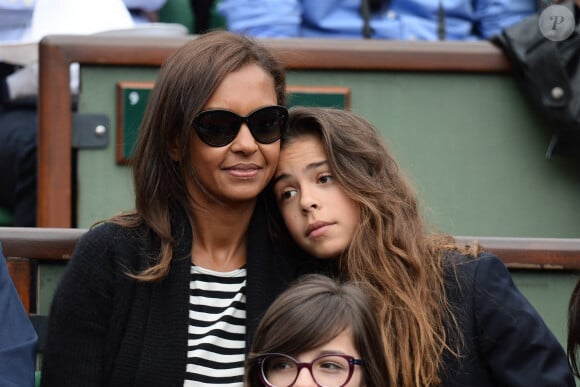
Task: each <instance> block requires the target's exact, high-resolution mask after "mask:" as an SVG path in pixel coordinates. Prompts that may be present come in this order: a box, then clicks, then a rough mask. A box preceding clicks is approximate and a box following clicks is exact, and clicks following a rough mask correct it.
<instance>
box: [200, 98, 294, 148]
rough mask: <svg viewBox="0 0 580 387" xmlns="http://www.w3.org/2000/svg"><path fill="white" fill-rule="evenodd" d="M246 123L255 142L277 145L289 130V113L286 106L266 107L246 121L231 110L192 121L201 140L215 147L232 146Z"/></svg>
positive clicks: (210, 111) (205, 115)
mask: <svg viewBox="0 0 580 387" xmlns="http://www.w3.org/2000/svg"><path fill="white" fill-rule="evenodd" d="M243 123H246V124H247V125H248V128H249V129H250V132H251V133H252V136H254V138H255V139H256V141H258V142H259V143H262V144H270V143H273V142H274V141H277V140H278V139H279V138H280V136H281V135H282V133H283V131H284V130H285V129H286V125H287V123H288V110H287V109H286V108H285V107H283V106H267V107H264V108H261V109H258V110H255V111H254V112H252V113H250V114H249V115H248V116H246V117H242V116H239V115H237V114H236V113H234V112H231V111H228V110H206V111H204V112H201V113H199V114H198V115H197V116H196V117H195V119H194V120H193V126H194V128H195V131H196V132H197V135H198V136H199V138H200V139H201V140H202V141H203V142H205V143H206V144H208V145H210V146H214V147H220V146H225V145H227V144H229V143H231V142H232V141H233V140H234V139H235V138H236V136H237V135H238V132H239V131H240V127H241V126H242V124H243Z"/></svg>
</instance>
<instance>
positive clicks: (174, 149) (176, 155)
mask: <svg viewBox="0 0 580 387" xmlns="http://www.w3.org/2000/svg"><path fill="white" fill-rule="evenodd" d="M169 157H171V160H173V161H181V150H180V148H179V141H178V140H177V139H175V140H173V144H171V148H169Z"/></svg>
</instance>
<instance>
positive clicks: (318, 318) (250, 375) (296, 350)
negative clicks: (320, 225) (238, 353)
mask: <svg viewBox="0 0 580 387" xmlns="http://www.w3.org/2000/svg"><path fill="white" fill-rule="evenodd" d="M346 329H351V331H352V334H353V339H354V345H355V347H356V348H357V350H358V352H359V355H360V357H361V358H362V359H363V361H364V366H363V375H364V381H365V385H366V386H369V387H382V386H388V385H389V384H388V380H387V379H386V378H385V375H386V371H385V369H386V367H387V365H386V364H387V363H386V360H385V353H384V351H383V348H382V347H381V346H380V345H377V343H378V342H379V341H380V329H379V326H378V324H377V322H376V317H375V314H374V312H373V309H372V306H371V304H370V302H369V301H368V299H367V297H366V296H365V294H364V292H363V290H362V289H361V288H359V287H358V286H355V284H352V283H340V282H338V281H335V280H334V279H331V278H329V277H326V276H323V275H319V274H310V275H306V276H303V277H302V278H300V279H298V280H297V281H296V282H295V283H294V284H293V285H292V286H290V287H289V288H287V289H286V290H285V291H284V292H283V293H282V294H280V296H279V297H278V298H277V299H276V301H274V303H272V305H271V306H270V308H269V309H268V310H267V312H266V314H265V315H264V317H263V318H262V320H261V321H260V324H259V325H258V328H257V330H256V334H255V337H254V341H253V345H252V350H251V352H250V354H249V355H248V357H247V360H246V385H247V386H248V387H256V386H261V385H262V384H261V382H260V378H259V373H260V370H259V366H258V364H257V359H258V357H259V355H260V354H264V353H283V354H286V355H290V356H298V355H299V354H300V353H303V352H307V351H309V350H311V349H314V348H316V347H319V346H321V345H324V344H325V343H327V342H329V341H331V340H332V339H333V338H335V337H336V336H338V335H339V334H341V333H342V332H343V331H344V330H346Z"/></svg>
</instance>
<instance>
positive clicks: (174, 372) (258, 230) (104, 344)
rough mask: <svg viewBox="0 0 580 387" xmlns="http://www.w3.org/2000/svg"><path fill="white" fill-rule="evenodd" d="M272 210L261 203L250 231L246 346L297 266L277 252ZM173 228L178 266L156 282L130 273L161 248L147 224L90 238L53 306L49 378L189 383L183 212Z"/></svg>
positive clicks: (187, 240)
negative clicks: (269, 217)
mask: <svg viewBox="0 0 580 387" xmlns="http://www.w3.org/2000/svg"><path fill="white" fill-rule="evenodd" d="M265 218H266V213H265V212H264V209H263V208H262V207H261V206H259V205H258V207H257V209H256V211H255V213H254V216H253V219H252V222H251V224H250V230H249V234H248V253H247V257H248V259H247V265H246V269H247V282H246V308H247V310H246V315H247V321H246V324H247V327H246V331H247V333H246V335H247V336H246V342H247V347H246V350H247V349H248V348H249V346H250V342H251V339H252V335H253V332H254V330H255V328H256V325H257V323H258V321H259V319H260V317H261V315H262V314H263V312H264V311H265V310H266V309H267V307H268V306H269V305H270V303H271V302H272V301H273V300H274V298H275V297H276V296H277V295H278V294H279V293H280V292H281V291H282V290H283V289H284V288H285V287H286V286H287V284H288V282H289V281H291V280H292V279H293V278H294V277H295V275H296V274H295V271H294V268H293V265H292V264H291V262H289V261H286V260H284V259H282V258H280V257H278V256H277V254H274V251H273V248H272V246H271V244H270V243H269V240H268V233H267V229H266V219H265ZM172 233H173V237H174V238H175V240H176V241H177V245H176V248H175V251H174V257H173V262H172V265H171V270H170V273H169V275H168V277H167V278H166V279H164V280H163V281H161V282H157V283H142V282H138V281H135V280H132V279H130V278H129V277H127V276H126V275H125V274H124V273H125V272H127V269H130V270H132V271H134V272H137V271H139V270H140V269H143V268H145V267H146V266H147V265H148V262H149V260H150V259H151V257H155V256H156V254H157V252H158V250H159V243H158V242H157V240H156V238H155V237H154V236H153V233H152V232H151V230H150V229H149V228H148V227H145V226H142V227H139V228H135V229H128V228H124V227H120V226H118V225H114V224H111V223H105V224H103V225H101V226H98V227H96V228H94V229H92V230H90V231H89V232H87V233H86V234H85V235H84V236H83V237H82V239H81V240H80V241H79V243H78V245H77V247H76V250H75V252H74V255H73V257H72V259H71V261H70V263H69V264H68V267H67V268H66V270H65V273H64V275H63V278H62V280H61V283H60V284H59V287H58V289H57V292H56V293H55V295H54V299H53V304H52V306H51V311H50V318H49V330H48V337H47V348H46V351H45V352H44V354H43V365H42V385H43V386H59V387H66V386H74V387H78V386H122V387H128V386H139V387H146V386H152V387H153V386H154V387H159V386H164V387H168V386H183V382H184V380H185V377H186V361H187V324H188V310H189V298H188V297H189V282H190V266H191V245H192V232H191V228H190V225H189V222H188V221H187V219H186V218H185V217H184V216H183V215H181V216H177V217H175V221H174V225H173V226H172Z"/></svg>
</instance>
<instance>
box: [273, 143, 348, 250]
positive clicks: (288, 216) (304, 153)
mask: <svg viewBox="0 0 580 387" xmlns="http://www.w3.org/2000/svg"><path fill="white" fill-rule="evenodd" d="M274 181H275V184H274V194H275V196H276V201H277V203H278V206H279V207H280V212H281V213H282V217H283V218H284V222H285V223H286V226H287V228H288V230H289V231H290V234H291V236H292V238H293V239H294V240H295V241H296V243H297V244H298V245H299V246H300V247H301V248H302V249H303V250H305V251H306V252H308V253H310V254H312V255H314V256H315V257H318V258H336V257H337V256H338V255H339V254H341V253H342V252H343V251H344V250H345V249H346V248H347V247H348V245H349V244H350V242H351V240H352V235H353V233H354V231H355V230H356V228H357V227H358V224H359V208H358V206H357V204H356V203H355V201H354V200H352V199H351V198H349V197H348V196H347V195H346V193H345V192H344V189H343V188H342V186H341V185H340V184H338V182H337V181H336V180H335V179H334V176H333V172H332V171H331V169H330V165H329V163H328V160H327V157H326V153H325V151H324V148H323V146H322V143H321V142H320V140H319V138H318V137H316V136H315V135H305V136H302V137H299V138H296V139H293V140H292V141H291V142H290V143H288V144H286V145H285V146H284V148H283V149H282V151H281V152H280V160H279V163H278V168H277V169H276V174H275V177H274Z"/></svg>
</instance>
